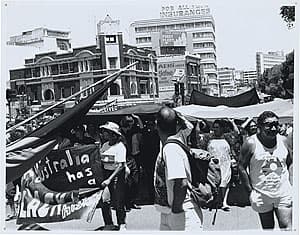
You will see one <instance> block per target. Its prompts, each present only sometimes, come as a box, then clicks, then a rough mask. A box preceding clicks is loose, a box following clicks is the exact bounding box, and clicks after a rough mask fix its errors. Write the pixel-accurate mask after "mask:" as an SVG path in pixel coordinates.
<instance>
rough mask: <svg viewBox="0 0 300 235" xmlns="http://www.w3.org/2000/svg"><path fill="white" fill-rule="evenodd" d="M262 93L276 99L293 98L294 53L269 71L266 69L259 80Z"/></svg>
mask: <svg viewBox="0 0 300 235" xmlns="http://www.w3.org/2000/svg"><path fill="white" fill-rule="evenodd" d="M258 85H259V88H260V89H261V91H262V92H264V93H266V94H269V95H272V96H274V97H278V98H284V99H287V98H293V96H294V51H293V52H291V53H289V54H288V55H287V56H286V60H285V61H284V62H283V63H281V64H278V65H275V66H273V67H272V68H270V69H266V70H265V71H264V73H263V75H262V77H261V78H260V79H259V84H258Z"/></svg>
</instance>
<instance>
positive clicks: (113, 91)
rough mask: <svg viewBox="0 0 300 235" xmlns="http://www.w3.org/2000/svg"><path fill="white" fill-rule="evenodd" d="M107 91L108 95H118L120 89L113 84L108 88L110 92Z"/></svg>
mask: <svg viewBox="0 0 300 235" xmlns="http://www.w3.org/2000/svg"><path fill="white" fill-rule="evenodd" d="M109 91H110V95H120V87H119V85H118V84H116V83H113V84H112V85H111V86H110V90H109Z"/></svg>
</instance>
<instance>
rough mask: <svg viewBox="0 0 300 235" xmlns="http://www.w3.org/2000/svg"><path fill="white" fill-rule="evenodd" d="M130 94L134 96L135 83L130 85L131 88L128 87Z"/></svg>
mask: <svg viewBox="0 0 300 235" xmlns="http://www.w3.org/2000/svg"><path fill="white" fill-rule="evenodd" d="M130 93H131V94H133V95H134V94H136V93H137V92H136V84H135V83H131V86H130Z"/></svg>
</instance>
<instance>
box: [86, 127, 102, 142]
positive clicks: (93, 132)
mask: <svg viewBox="0 0 300 235" xmlns="http://www.w3.org/2000/svg"><path fill="white" fill-rule="evenodd" d="M84 135H85V136H86V137H88V138H92V139H93V140H94V141H95V143H98V144H101V140H100V135H99V132H98V128H96V127H95V125H94V124H93V123H89V124H87V127H86V132H85V133H84Z"/></svg>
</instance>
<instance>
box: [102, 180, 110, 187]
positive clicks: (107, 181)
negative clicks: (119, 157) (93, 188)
mask: <svg viewBox="0 0 300 235" xmlns="http://www.w3.org/2000/svg"><path fill="white" fill-rule="evenodd" d="M110 183H111V180H110V179H107V180H104V181H103V182H102V183H101V186H102V187H106V186H108V185H110Z"/></svg>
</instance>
